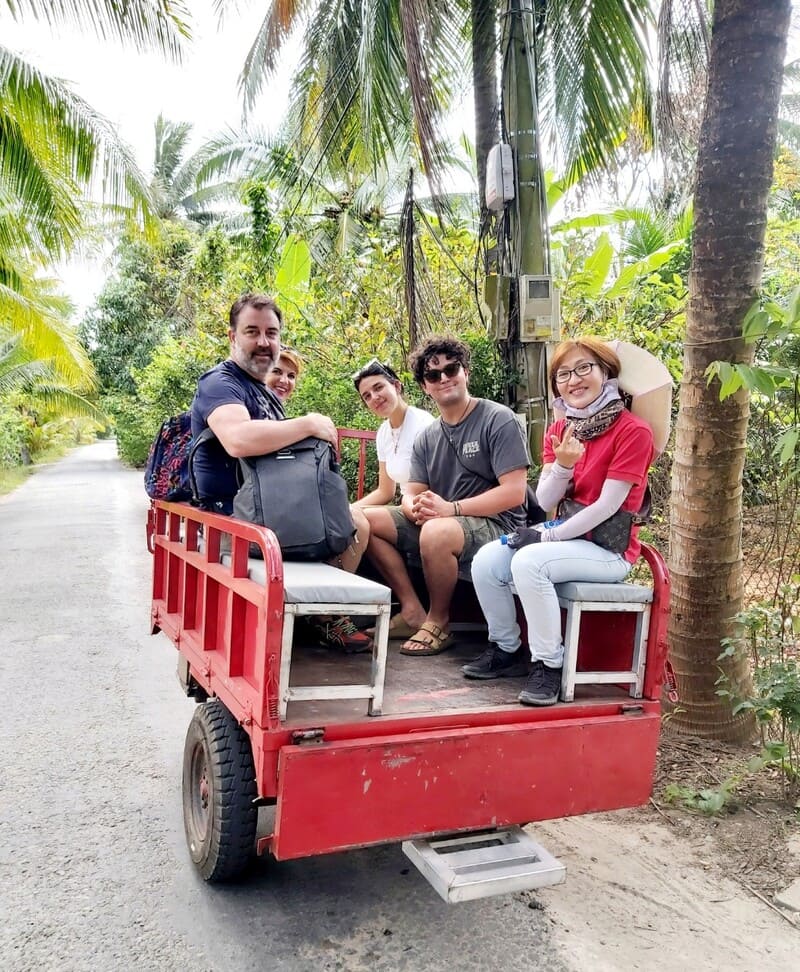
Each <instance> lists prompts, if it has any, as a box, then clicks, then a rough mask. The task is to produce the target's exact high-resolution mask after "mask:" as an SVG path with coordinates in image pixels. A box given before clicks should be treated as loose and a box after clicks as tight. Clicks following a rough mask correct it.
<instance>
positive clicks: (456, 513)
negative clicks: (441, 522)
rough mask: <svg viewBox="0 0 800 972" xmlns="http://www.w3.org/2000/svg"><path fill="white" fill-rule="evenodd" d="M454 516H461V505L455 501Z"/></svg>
mask: <svg viewBox="0 0 800 972" xmlns="http://www.w3.org/2000/svg"><path fill="white" fill-rule="evenodd" d="M453 516H461V504H460V503H459V502H458V500H453Z"/></svg>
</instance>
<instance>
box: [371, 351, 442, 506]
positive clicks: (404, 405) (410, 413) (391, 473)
mask: <svg viewBox="0 0 800 972" xmlns="http://www.w3.org/2000/svg"><path fill="white" fill-rule="evenodd" d="M353 384H354V385H355V386H356V391H357V392H358V394H359V396H360V397H361V401H362V402H363V403H364V404H365V405H366V406H367V408H368V409H369V410H370V412H372V413H373V414H375V415H377V416H378V417H379V418H382V419H383V420H384V421H383V422H382V423H381V425H380V427H379V428H378V432H377V434H376V437H375V446H376V449H377V452H378V485H377V487H376V488H375V489H373V490H372V492H371V493H367V495H366V496H364V497H362V498H361V499H360V500H358V502H357V503H354V504H353V505H354V506H359V507H366V506H386V505H387V504H388V503H391V502H393V500H394V499H395V496H396V494H397V487H398V486H399V487H400V494H401V495H402V494H403V493H405V491H406V484H407V483H408V476H409V469H410V466H411V449H412V446H413V445H414V440H415V439H416V437H417V435H418V434H419V433H420V432H421V431H422V429H424V428H425V426H427V425H430V423H431V422H433V421H434V418H433V416H432V415H431V414H430V413H429V412H426V411H425V410H424V409H421V408H416V407H415V406H414V405H409V404H408V402H407V401H406V400H405V399H404V398H403V385H402V383H401V381H400V379H399V378H398V377H397V374H396V373H395V371H394V369H393V368H391V367H390V366H389V365H387V364H383V363H382V362H380V361H378V359H377V358H373V359H372V360H371V361H368V362H367V363H366V364H365V365H364V367H363V368H360V369H359V370H358V371H357V372H356V373H355V374H354V375H353Z"/></svg>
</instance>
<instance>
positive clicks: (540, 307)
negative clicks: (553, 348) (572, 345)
mask: <svg viewBox="0 0 800 972" xmlns="http://www.w3.org/2000/svg"><path fill="white" fill-rule="evenodd" d="M560 297H561V295H560V293H559V291H558V290H557V289H556V288H555V287H554V286H553V278H552V277H550V276H549V275H548V274H526V275H525V276H522V277H520V278H519V336H520V340H522V341H560V340H561V300H560Z"/></svg>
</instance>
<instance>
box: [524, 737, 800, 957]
mask: <svg viewBox="0 0 800 972" xmlns="http://www.w3.org/2000/svg"><path fill="white" fill-rule="evenodd" d="M746 758H747V752H746V751H743V750H738V751H737V750H730V749H725V748H724V747H718V746H716V745H709V744H707V743H701V742H699V741H696V740H695V741H691V740H689V741H686V740H681V741H678V740H673V741H670V740H669V739H667V740H665V741H664V742H663V744H662V747H661V750H660V754H659V770H658V775H657V779H656V786H655V791H654V799H653V801H652V802H651V804H650V805H649V806H646V807H642V808H640V809H637V810H627V811H620V812H618V813H606V814H594V815H589V816H584V817H576V818H572V819H566V820H558V821H549V822H546V823H541V824H534V825H531V827H530V830H531V831H532V832H533V833H534V834H535V835H536V836H537V839H540V840H541V842H542V843H543V844H544V846H545V847H547V848H548V849H549V850H550V851H551V852H553V853H555V854H556V856H558V857H559V858H560V859H561V860H562V861H563V862H564V863H565V864H566V865H567V881H566V883H565V884H564V885H562V886H560V887H556V888H551V889H548V890H547V891H544V892H541V893H540V894H536V895H534V894H530V895H528V896H527V897H528V899H529V900H528V904H529V907H532V908H539V907H541V908H543V910H544V911H545V913H546V914H547V915H548V917H549V918H550V921H551V923H552V926H553V930H554V932H555V935H556V938H557V940H558V942H559V944H560V946H561V952H560V954H562V956H563V957H564V958H565V959H566V960H567V961H568V962H570V963H571V964H572V965H573V967H574V968H575V969H576V972H587V970H591V972H622V970H626V972H627V970H631V969H648V970H650V969H656V968H657V969H658V970H659V972H684V970H686V969H687V968H692V969H697V970H709V972H711V970H714V972H716V970H718V969H722V968H724V969H726V970H727V972H750V970H752V969H759V972H773V970H774V972H788V970H790V969H797V968H800V915H797V914H794V913H792V912H789V911H783V910H782V909H779V908H776V906H775V905H774V894H775V893H776V892H779V891H781V890H782V889H784V888H786V887H787V886H788V885H790V884H791V883H792V881H793V880H794V879H795V878H797V877H798V876H800V817H799V816H798V813H797V810H796V809H795V808H794V806H793V803H792V801H791V800H787V799H786V798H785V797H784V795H783V794H782V791H781V786H780V780H779V779H778V778H777V776H775V775H770V774H769V773H765V772H761V773H759V774H757V775H755V776H753V777H748V776H745V777H744V778H743V779H742V781H741V783H740V784H738V785H737V787H736V790H735V793H734V796H733V799H732V801H731V803H730V805H728V806H726V808H725V809H724V810H723V811H722V812H721V813H720V814H716V815H713V816H704V815H700V814H696V813H689V812H687V811H686V810H685V809H682V808H680V807H679V806H677V805H675V804H670V803H668V802H667V799H666V795H665V794H666V787H667V786H668V784H669V783H670V782H677V783H680V784H681V785H684V786H698V787H699V786H713V785H715V784H718V783H721V782H722V781H723V780H725V779H728V778H729V777H730V775H731V774H732V773H737V772H739V771H740V770H741V768H742V766H743V764H744V763H745V762H746Z"/></svg>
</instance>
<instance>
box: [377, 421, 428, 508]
mask: <svg viewBox="0 0 800 972" xmlns="http://www.w3.org/2000/svg"><path fill="white" fill-rule="evenodd" d="M433 421H434V418H433V416H432V415H431V414H430V412H426V411H424V410H423V409H421V408H415V406H413V405H409V406H408V409H407V410H406V414H405V417H404V419H403V424H402V425H401V426H400V428H399V429H393V428H392V427H391V425H390V424H389V420H388V419H387V420H386V421H385V422H381V424H380V426H379V428H378V432H377V434H376V436H375V447H376V448H377V450H378V461H379V462H385V463H386V472H387V473H388V475H389V477H390V478H391V479H392V480H394V482H396V483H397V485H398V486H399V487H400V492H401V493H405V491H406V486H407V485H408V474H409V471H410V467H411V449H412V446H413V445H414V439H416V437H417V435H419V433H420V432H421V431H422V430H423V429H424V428H425V426H426V425H430V424H431V422H433Z"/></svg>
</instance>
